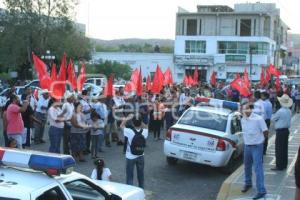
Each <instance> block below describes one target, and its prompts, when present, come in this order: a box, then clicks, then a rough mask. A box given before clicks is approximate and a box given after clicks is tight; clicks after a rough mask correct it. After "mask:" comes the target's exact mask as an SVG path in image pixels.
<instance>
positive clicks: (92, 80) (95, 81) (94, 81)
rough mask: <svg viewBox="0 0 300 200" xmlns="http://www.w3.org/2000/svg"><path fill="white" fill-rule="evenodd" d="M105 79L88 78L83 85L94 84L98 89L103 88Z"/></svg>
mask: <svg viewBox="0 0 300 200" xmlns="http://www.w3.org/2000/svg"><path fill="white" fill-rule="evenodd" d="M106 81H107V80H106V78H104V77H101V78H100V77H99V78H88V79H86V81H85V83H91V84H94V85H96V86H98V87H105V84H106Z"/></svg>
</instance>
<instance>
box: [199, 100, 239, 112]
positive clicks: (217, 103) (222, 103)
mask: <svg viewBox="0 0 300 200" xmlns="http://www.w3.org/2000/svg"><path fill="white" fill-rule="evenodd" d="M195 103H196V104H199V103H200V104H204V105H209V106H213V107H218V108H227V109H230V110H232V111H236V110H239V107H240V104H239V103H237V102H233V101H226V100H220V99H213V98H207V97H197V98H195Z"/></svg>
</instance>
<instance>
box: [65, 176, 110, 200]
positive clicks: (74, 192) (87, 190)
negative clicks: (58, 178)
mask: <svg viewBox="0 0 300 200" xmlns="http://www.w3.org/2000/svg"><path fill="white" fill-rule="evenodd" d="M64 185H65V187H66V189H67V190H68V192H69V193H70V195H71V196H72V198H73V199H74V200H88V199H95V200H105V196H108V195H107V193H106V192H105V191H104V190H101V188H99V187H97V186H96V185H94V184H92V183H90V182H88V181H85V180H76V181H72V182H68V183H65V184H64Z"/></svg>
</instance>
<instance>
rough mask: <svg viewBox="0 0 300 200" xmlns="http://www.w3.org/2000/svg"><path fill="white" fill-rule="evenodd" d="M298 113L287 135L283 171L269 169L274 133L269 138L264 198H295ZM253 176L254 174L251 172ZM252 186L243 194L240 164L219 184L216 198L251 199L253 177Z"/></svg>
mask: <svg viewBox="0 0 300 200" xmlns="http://www.w3.org/2000/svg"><path fill="white" fill-rule="evenodd" d="M299 122H300V115H299V114H296V115H294V116H293V118H292V126H291V128H290V136H289V150H288V155H289V156H288V167H287V169H286V170H285V171H279V172H276V171H272V170H270V169H271V168H272V167H274V166H275V134H273V136H272V137H271V138H270V139H269V146H268V150H267V155H266V156H265V157H264V173H265V186H266V189H267V195H266V197H265V198H264V199H265V200H267V199H269V200H271V199H272V200H280V199H282V200H293V199H295V197H294V196H295V179H294V165H295V162H296V159H297V152H298V147H299V145H300V123H299ZM253 176H254V174H253ZM252 181H253V184H254V185H253V188H252V189H251V190H249V191H248V192H247V193H245V194H243V193H242V192H241V189H242V187H243V185H244V165H242V166H240V167H239V168H238V169H237V170H236V171H235V172H234V173H233V174H232V175H231V176H229V177H228V178H227V179H226V180H225V181H224V183H223V184H222V186H221V189H220V191H219V194H218V196H217V200H242V199H245V200H246V199H252V197H253V196H254V195H255V194H256V189H255V188H256V186H255V178H253V180H252Z"/></svg>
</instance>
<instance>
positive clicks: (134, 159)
mask: <svg viewBox="0 0 300 200" xmlns="http://www.w3.org/2000/svg"><path fill="white" fill-rule="evenodd" d="M131 118H133V119H132V123H133V127H132V128H125V125H126V122H127V121H128V120H130V119H131ZM120 127H121V128H124V137H125V145H126V184H128V185H133V171H134V166H135V165H136V170H137V179H138V183H139V187H140V188H143V189H144V165H145V161H144V153H143V152H142V153H141V154H140V155H137V154H135V153H134V152H132V150H131V149H132V148H131V145H132V142H133V138H134V136H135V135H136V134H142V136H143V137H144V138H145V140H146V138H147V137H148V130H147V129H145V128H144V127H145V125H143V123H142V118H141V117H138V116H135V117H133V114H130V115H129V116H128V117H127V118H126V119H124V120H123V121H122V123H121V125H120Z"/></svg>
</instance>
